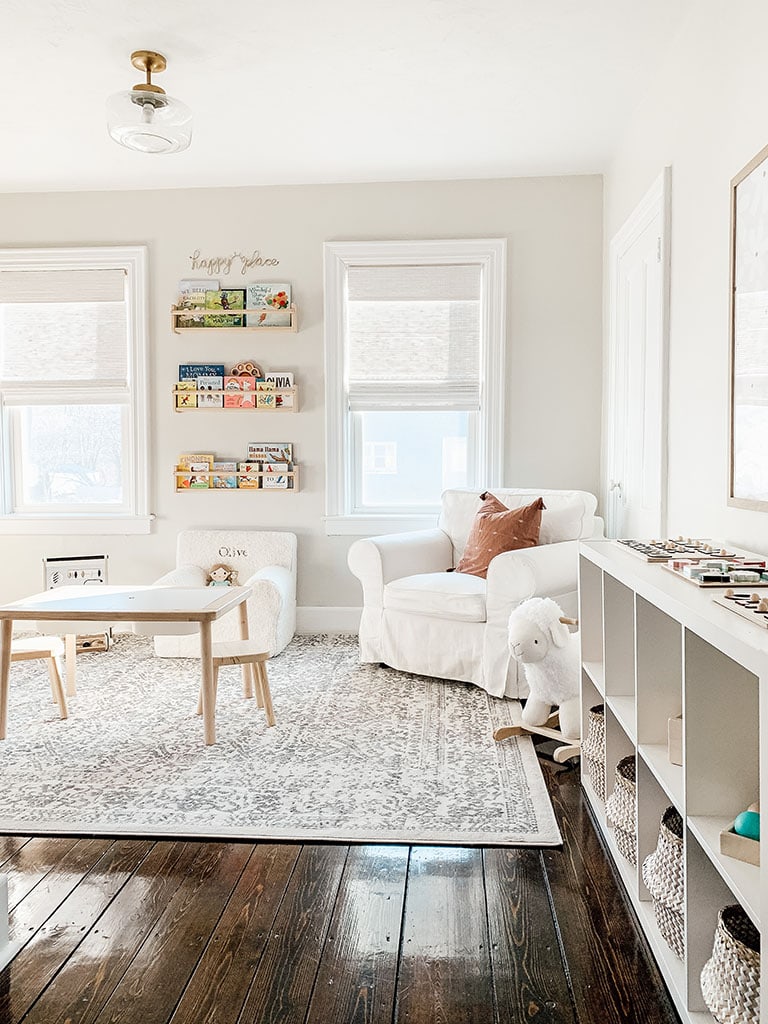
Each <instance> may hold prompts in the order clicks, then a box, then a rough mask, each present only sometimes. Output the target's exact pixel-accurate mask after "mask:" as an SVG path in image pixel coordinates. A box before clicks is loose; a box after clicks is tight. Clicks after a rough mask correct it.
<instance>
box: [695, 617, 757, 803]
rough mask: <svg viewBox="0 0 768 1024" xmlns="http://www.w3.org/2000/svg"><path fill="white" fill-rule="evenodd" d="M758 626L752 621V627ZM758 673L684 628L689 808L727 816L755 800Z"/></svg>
mask: <svg viewBox="0 0 768 1024" xmlns="http://www.w3.org/2000/svg"><path fill="white" fill-rule="evenodd" d="M755 628H757V627H755ZM758 697H759V688H758V679H757V678H756V677H755V676H754V675H753V674H752V673H751V672H749V671H748V670H747V669H745V668H744V667H743V666H742V665H740V664H738V663H737V662H736V661H734V660H733V659H732V658H730V657H728V656H727V655H725V654H723V653H722V651H719V650H718V649H717V648H715V647H713V646H712V644H710V643H707V642H706V641H705V640H703V639H702V638H701V637H699V636H697V635H696V634H695V633H693V632H692V631H691V630H688V629H687V630H686V631H685V707H684V710H683V723H684V744H685V775H686V793H687V802H688V813H689V814H691V815H723V816H725V817H728V816H730V819H731V821H732V820H733V819H734V818H735V817H736V814H738V812H739V811H743V810H746V808H747V807H748V806H749V805H750V804H751V803H752V802H753V801H754V800H757V798H758V795H759V790H760V770H759V750H760V747H759V727H758V722H759V713H760V711H759V699H758Z"/></svg>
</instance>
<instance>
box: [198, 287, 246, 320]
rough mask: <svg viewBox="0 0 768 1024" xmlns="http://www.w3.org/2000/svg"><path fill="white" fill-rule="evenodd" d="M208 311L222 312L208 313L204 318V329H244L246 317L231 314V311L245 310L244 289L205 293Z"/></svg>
mask: <svg viewBox="0 0 768 1024" xmlns="http://www.w3.org/2000/svg"><path fill="white" fill-rule="evenodd" d="M205 308H206V310H211V309H213V310H221V312H216V313H208V312H206V314H205V316H204V317H203V326H204V327H244V326H245V323H244V321H245V317H244V316H243V314H242V313H240V314H237V313H230V312H229V310H235V309H245V289H244V288H220V289H215V290H214V289H210V290H209V291H207V292H206V293H205Z"/></svg>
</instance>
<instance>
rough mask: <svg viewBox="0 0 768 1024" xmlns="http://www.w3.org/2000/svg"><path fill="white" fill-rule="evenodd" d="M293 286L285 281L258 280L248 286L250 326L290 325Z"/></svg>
mask: <svg viewBox="0 0 768 1024" xmlns="http://www.w3.org/2000/svg"><path fill="white" fill-rule="evenodd" d="M290 304H291V286H290V284H287V283H285V282H282V283H279V284H276V283H274V282H272V281H256V282H254V283H252V284H249V285H248V287H247V288H246V308H247V309H250V310H258V311H259V312H252V313H248V314H246V321H247V326H248V327H290V326H291V311H290V309H289V306H290Z"/></svg>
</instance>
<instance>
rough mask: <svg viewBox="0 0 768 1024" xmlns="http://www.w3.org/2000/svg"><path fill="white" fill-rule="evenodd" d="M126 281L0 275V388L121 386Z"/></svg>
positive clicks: (93, 275) (87, 274)
mask: <svg viewBox="0 0 768 1024" xmlns="http://www.w3.org/2000/svg"><path fill="white" fill-rule="evenodd" d="M125 286H126V275H125V271H123V270H122V269H117V270H104V269H95V270H87V269H85V270H81V269H72V270H70V269H67V270H41V269H34V270H1V271H0V383H4V384H11V383H13V384H21V383H25V382H29V383H41V382H46V383H50V382H56V381H67V382H71V383H75V382H77V381H82V382H88V381H99V382H102V383H106V382H110V383H112V382H124V381H126V379H127V373H128V333H127V312H126V304H125Z"/></svg>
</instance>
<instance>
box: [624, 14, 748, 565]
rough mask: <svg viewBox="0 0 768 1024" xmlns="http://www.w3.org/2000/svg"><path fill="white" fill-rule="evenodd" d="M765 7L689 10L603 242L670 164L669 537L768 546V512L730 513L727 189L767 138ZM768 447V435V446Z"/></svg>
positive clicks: (652, 93)
mask: <svg viewBox="0 0 768 1024" xmlns="http://www.w3.org/2000/svg"><path fill="white" fill-rule="evenodd" d="M766 39H768V5H766V4H765V3H764V2H763V0H744V2H742V3H739V4H723V3H719V2H714V0H704V2H700V3H697V4H695V5H692V13H691V15H690V17H689V18H688V20H687V22H686V23H685V24H684V25H683V27H682V30H681V31H680V33H679V35H678V36H677V38H676V40H675V42H674V45H673V46H672V47H670V51H669V54H668V58H667V60H666V62H665V64H664V66H663V68H662V70H661V72H660V73H659V75H658V76H657V78H656V80H655V81H654V83H652V88H651V89H650V90H649V92H648V94H647V96H646V98H645V101H644V103H643V104H642V106H641V107H640V108H639V109H638V110H637V111H636V113H635V115H634V117H633V118H632V119H631V120H630V122H629V123H628V125H627V131H626V134H625V137H624V139H623V142H622V144H621V146H620V148H619V150H618V152H617V154H616V156H615V159H614V161H613V163H612V165H611V167H610V170H609V173H608V174H607V175H606V185H605V232H606V251H607V242H608V241H610V239H611V237H612V236H613V235H614V234H615V233H616V231H617V230H618V229H619V228H620V227H621V224H622V223H623V221H624V220H625V219H626V217H627V216H628V215H629V213H630V212H631V211H632V209H633V208H634V206H635V205H636V204H637V202H638V201H639V200H640V199H641V198H642V197H643V195H644V193H645V192H646V190H647V189H648V187H649V186H650V185H651V183H652V182H653V180H654V179H655V178H656V177H657V176H658V174H659V173H660V172H661V170H662V168H663V167H664V166H665V165H667V164H669V165H671V166H672V236H671V241H672V265H671V321H670V331H671V337H670V420H669V524H668V526H669V534H670V535H677V534H684V535H686V536H688V535H700V536H702V535H703V536H711V537H713V538H716V539H718V540H729V541H730V542H731V543H734V544H737V545H741V546H743V547H747V548H751V549H753V550H758V551H761V552H766V551H768V517H767V516H766V515H765V513H762V512H752V511H744V510H741V509H734V508H728V507H727V504H726V502H727V495H728V438H729V432H728V389H729V367H728V358H729V357H728V290H729V250H728V247H729V215H730V214H729V201H730V190H729V185H730V181H731V179H732V178H733V177H734V176H735V175H736V174H737V172H738V171H739V170H740V169H741V168H742V167H743V166H744V165H745V164H747V163H748V161H749V160H750V159H751V158H752V157H753V156H754V155H755V154H756V153H757V152H758V151H759V150H760V149H762V147H763V146H765V145H766V143H768V116H767V115H766V109H765V40H766ZM766 442H768V438H767V439H766Z"/></svg>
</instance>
